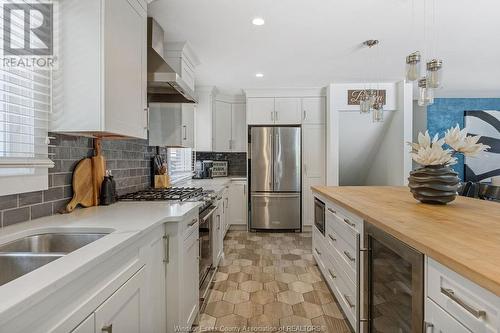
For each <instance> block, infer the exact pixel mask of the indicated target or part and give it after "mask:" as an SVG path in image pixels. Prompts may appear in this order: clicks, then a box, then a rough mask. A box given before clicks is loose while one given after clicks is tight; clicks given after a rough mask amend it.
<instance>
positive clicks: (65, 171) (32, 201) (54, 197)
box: [0, 133, 166, 226]
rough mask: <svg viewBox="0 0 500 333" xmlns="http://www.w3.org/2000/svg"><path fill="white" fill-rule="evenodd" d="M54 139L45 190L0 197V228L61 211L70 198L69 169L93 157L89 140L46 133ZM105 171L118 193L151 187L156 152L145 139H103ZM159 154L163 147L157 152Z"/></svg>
mask: <svg viewBox="0 0 500 333" xmlns="http://www.w3.org/2000/svg"><path fill="white" fill-rule="evenodd" d="M50 136H52V137H55V139H54V140H52V141H51V143H52V144H53V145H54V147H50V148H49V151H50V152H51V153H53V154H54V155H53V157H52V160H53V161H54V164H55V166H54V168H52V169H49V189H48V190H46V191H37V192H30V193H21V194H14V195H7V196H0V225H3V226H7V225H10V224H14V223H19V222H23V221H27V220H30V219H35V218H39V217H44V216H49V215H52V214H57V213H58V212H60V211H61V210H64V208H65V207H66V205H67V203H68V202H69V200H70V199H71V198H72V196H73V189H72V177H73V170H74V169H75V167H76V165H77V164H78V162H79V161H80V160H81V159H82V158H85V157H91V156H92V155H93V154H94V151H93V140H92V139H91V138H87V137H81V136H68V135H61V134H55V133H50ZM102 148H103V155H104V157H105V158H106V168H107V169H109V170H111V171H112V173H113V176H114V178H115V180H116V183H117V191H118V194H125V193H129V192H134V191H138V190H141V189H144V188H147V187H149V186H150V184H151V176H150V172H151V170H150V166H151V163H150V159H151V158H152V157H153V156H154V154H155V153H156V149H154V147H149V146H148V144H147V141H146V140H138V139H130V140H126V139H125V140H103V141H102ZM161 153H162V154H163V155H165V154H166V151H165V148H162V149H161Z"/></svg>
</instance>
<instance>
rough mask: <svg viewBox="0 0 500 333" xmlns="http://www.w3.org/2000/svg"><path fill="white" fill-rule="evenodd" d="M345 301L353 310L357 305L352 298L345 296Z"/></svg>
mask: <svg viewBox="0 0 500 333" xmlns="http://www.w3.org/2000/svg"><path fill="white" fill-rule="evenodd" d="M344 299H345V301H346V302H347V305H349V307H350V308H351V309H352V308H353V307H354V305H355V304H354V303H353V302H352V301H351V298H350V297H349V296H347V295H345V294H344Z"/></svg>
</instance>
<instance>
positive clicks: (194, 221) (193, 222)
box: [188, 219, 198, 227]
mask: <svg viewBox="0 0 500 333" xmlns="http://www.w3.org/2000/svg"><path fill="white" fill-rule="evenodd" d="M196 222H198V219H193V220H192V221H191V223H189V224H188V227H192V226H193V225H195V224H196Z"/></svg>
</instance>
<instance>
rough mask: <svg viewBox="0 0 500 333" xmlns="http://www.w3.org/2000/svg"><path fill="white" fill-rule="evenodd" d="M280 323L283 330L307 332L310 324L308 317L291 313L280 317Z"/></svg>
mask: <svg viewBox="0 0 500 333" xmlns="http://www.w3.org/2000/svg"><path fill="white" fill-rule="evenodd" d="M280 325H281V326H283V329H284V332H287V331H288V332H308V331H307V329H308V328H309V327H310V326H312V322H311V320H310V319H307V318H304V317H299V316H295V315H292V316H289V317H285V318H281V319H280Z"/></svg>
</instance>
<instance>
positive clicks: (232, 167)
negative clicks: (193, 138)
mask: <svg viewBox="0 0 500 333" xmlns="http://www.w3.org/2000/svg"><path fill="white" fill-rule="evenodd" d="M196 160H198V161H203V160H214V161H228V175H229V176H246V175H247V154H246V153H217V152H196Z"/></svg>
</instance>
